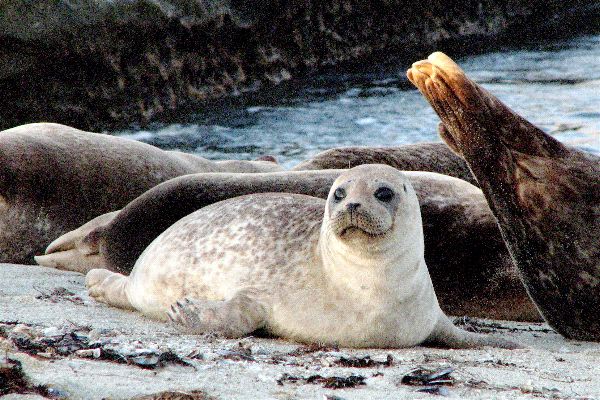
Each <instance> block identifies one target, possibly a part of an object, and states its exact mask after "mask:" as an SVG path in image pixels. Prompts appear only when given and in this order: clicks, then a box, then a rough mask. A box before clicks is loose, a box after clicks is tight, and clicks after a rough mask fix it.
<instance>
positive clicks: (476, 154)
mask: <svg viewBox="0 0 600 400" xmlns="http://www.w3.org/2000/svg"><path fill="white" fill-rule="evenodd" d="M407 74H408V78H409V79H410V80H411V81H412V82H413V83H414V84H415V86H417V88H418V89H419V91H421V93H422V94H423V95H424V96H425V98H426V99H427V100H428V101H429V103H430V104H431V105H432V107H433V108H434V109H435V111H436V112H437V114H438V115H439V117H440V119H441V120H442V123H443V125H442V127H441V129H440V134H441V136H442V138H443V139H444V140H445V141H446V143H447V144H448V145H449V146H450V147H451V148H452V149H453V150H454V151H456V152H457V154H459V155H461V156H462V157H463V158H464V159H465V160H466V161H467V163H468V164H469V167H470V168H471V170H472V171H473V173H474V175H475V176H476V177H477V180H478V181H479V183H480V184H481V188H482V189H483V193H484V195H485V197H486V199H487V201H488V203H489V205H490V207H491V209H492V211H493V213H494V215H495V216H496V218H497V219H498V224H499V226H500V230H501V232H502V236H503V237H504V240H505V242H506V244H507V246H508V249H509V251H510V254H511V256H512V259H513V260H514V263H515V265H516V267H517V269H518V271H519V272H520V276H521V278H522V280H523V283H524V284H525V286H526V288H527V292H528V293H529V295H530V296H531V298H532V299H533V301H534V302H535V304H536V305H537V307H538V308H539V310H540V312H541V314H542V316H543V317H544V319H545V320H546V321H547V322H548V324H549V325H550V326H551V327H552V328H554V329H555V330H556V331H557V332H558V333H560V334H561V335H563V336H565V337H567V338H571V339H579V340H592V341H600V239H599V238H600V157H597V156H595V155H593V154H590V153H586V152H583V151H580V150H577V149H575V148H571V147H569V146H566V145H564V144H562V143H560V142H559V141H557V140H556V139H554V138H552V137H551V136H549V135H547V134H546V133H544V132H543V131H542V130H541V129H539V128H537V127H536V126H534V125H533V124H531V123H530V122H529V121H527V120H525V119H524V118H522V117H520V116H519V115H517V114H516V113H515V112H513V111H512V110H511V109H509V108H508V107H507V106H506V105H504V104H503V103H502V102H501V101H500V100H498V99H497V98H496V97H495V96H493V95H492V94H490V93H489V92H487V91H486V90H485V89H483V88H482V87H480V86H479V85H477V84H476V83H474V82H473V81H471V80H470V79H469V78H468V77H467V76H466V75H465V73H464V72H463V71H462V70H461V69H460V67H459V66H458V65H456V63H454V62H453V61H452V60H451V59H450V58H449V57H448V56H446V55H445V54H443V53H439V52H438V53H433V54H431V55H430V56H429V57H428V59H427V60H423V61H419V62H417V63H415V64H413V66H412V68H411V69H410V70H409V71H408V73H407Z"/></svg>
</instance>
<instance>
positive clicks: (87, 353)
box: [75, 349, 102, 358]
mask: <svg viewBox="0 0 600 400" xmlns="http://www.w3.org/2000/svg"><path fill="white" fill-rule="evenodd" d="M101 353H102V350H100V349H84V350H77V351H76V352H75V354H76V355H77V356H79V357H83V358H100V355H101Z"/></svg>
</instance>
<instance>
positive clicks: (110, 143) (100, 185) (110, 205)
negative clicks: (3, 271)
mask: <svg viewBox="0 0 600 400" xmlns="http://www.w3.org/2000/svg"><path fill="white" fill-rule="evenodd" d="M281 169H282V168H281V167H279V166H278V165H277V164H274V163H272V162H266V161H259V162H251V161H224V162H213V161H209V160H206V159H203V158H201V157H196V156H193V155H191V154H184V153H179V152H171V151H164V150H160V149H158V148H156V147H153V146H150V145H147V144H144V143H140V142H137V141H134V140H129V139H124V138H119V137H113V136H109V135H102V134H96V133H91V132H83V131H80V130H77V129H75V128H70V127H68V126H64V125H59V124H48V123H43V124H29V125H22V126H19V127H16V128H12V129H8V130H5V131H2V132H0V262H11V263H21V264H27V263H29V264H31V263H33V256H34V254H39V253H40V252H42V251H43V249H44V248H45V247H46V246H47V245H48V244H49V243H50V242H51V241H52V240H53V239H55V238H56V237H58V236H60V235H62V234H63V233H65V232H68V231H70V230H72V229H75V228H76V227H78V226H80V225H81V224H83V223H84V222H86V221H88V220H90V219H91V218H93V217H96V216H98V215H100V214H103V213H106V212H109V211H112V210H116V209H119V208H121V207H123V206H125V205H126V204H127V203H128V202H129V201H131V200H133V199H134V198H136V197H137V196H139V195H140V194H142V193H144V192H145V191H146V190H148V189H150V188H152V187H153V186H156V185H157V184H159V183H161V182H164V181H166V180H168V179H171V178H174V177H176V176H181V175H184V174H191V173H197V172H204V171H207V172H208V171H212V172H220V171H231V172H242V171H245V172H258V171H263V172H266V171H276V170H281Z"/></svg>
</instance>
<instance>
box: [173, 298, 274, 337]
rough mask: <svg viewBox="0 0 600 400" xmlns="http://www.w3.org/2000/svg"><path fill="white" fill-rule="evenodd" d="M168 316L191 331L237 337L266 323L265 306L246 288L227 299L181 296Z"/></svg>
mask: <svg viewBox="0 0 600 400" xmlns="http://www.w3.org/2000/svg"><path fill="white" fill-rule="evenodd" d="M167 316H168V318H169V319H170V320H171V321H172V322H175V323H177V324H179V325H180V326H181V327H182V328H183V330H185V331H186V332H188V333H192V334H204V333H216V334H218V335H221V336H225V337H228V338H238V337H242V336H244V335H247V334H249V333H251V332H253V331H255V330H257V329H259V328H262V327H264V324H265V320H266V309H265V307H264V305H263V304H262V303H261V302H260V301H257V300H255V296H254V295H253V293H252V292H251V291H248V290H244V291H241V292H238V293H237V294H236V295H235V296H234V297H233V298H231V299H230V300H227V301H210V300H198V299H188V298H185V299H182V300H179V301H177V302H176V303H175V304H173V305H172V306H171V310H170V311H168V312H167Z"/></svg>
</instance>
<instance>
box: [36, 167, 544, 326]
mask: <svg viewBox="0 0 600 400" xmlns="http://www.w3.org/2000/svg"><path fill="white" fill-rule="evenodd" d="M343 172H344V170H323V171H302V172H300V171H286V172H275V173H264V174H244V175H242V174H220V173H216V174H195V175H186V176H182V177H178V178H174V179H172V180H170V181H167V182H164V183H162V184H160V185H158V186H156V187H155V188H152V189H151V190H149V191H148V192H146V193H144V194H143V195H141V196H140V197H138V198H137V199H135V200H133V201H132V202H131V203H129V204H128V205H127V206H126V207H125V208H123V210H121V212H118V213H117V212H113V213H110V214H107V215H104V216H100V217H98V218H97V219H94V220H92V221H90V222H88V223H87V224H85V225H83V226H82V227H80V228H78V229H76V230H75V231H72V232H69V233H67V234H65V235H64V236H62V237H60V238H58V239H56V240H55V241H54V242H52V243H51V245H50V246H49V247H48V249H47V251H46V254H45V255H43V256H39V257H36V260H37V261H38V263H39V264H41V265H45V266H48V267H54V268H59V269H66V270H71V271H78V272H82V273H85V272H87V271H89V270H90V269H92V268H107V269H110V270H112V271H115V272H121V273H123V274H129V272H130V271H131V269H132V268H133V265H134V263H135V261H136V260H137V259H138V257H139V256H140V254H141V253H142V252H143V250H144V249H145V248H146V247H147V246H148V245H149V244H150V243H151V242H152V240H154V239H155V238H156V237H157V236H158V235H159V234H160V233H162V232H163V231H164V230H166V229H167V228H168V227H169V226H171V225H172V224H173V223H175V222H176V221H177V220H179V219H180V218H183V217H184V216H186V215H188V214H190V213H192V212H193V211H196V210H198V209H199V208H202V207H205V206H208V205H210V204H213V203H216V202H218V201H221V200H225V199H228V198H231V197H235V196H240V195H246V194H252V193H261V192H287V193H297V194H305V195H309V196H314V197H320V198H323V199H325V198H326V197H327V194H328V192H329V188H330V187H331V185H332V184H333V182H334V181H335V179H336V178H337V177H338V176H339V175H340V174H342V173H343ZM405 175H406V176H407V177H408V179H409V180H410V181H411V183H412V186H413V188H414V189H415V191H416V193H417V197H418V198H419V203H420V205H421V215H422V217H423V226H424V234H425V260H426V262H427V265H428V267H429V272H430V274H431V278H432V280H433V285H434V287H435V290H436V293H437V295H438V299H439V300H440V304H441V306H442V309H443V310H444V311H445V312H446V313H448V314H450V315H470V316H477V317H485V318H496V319H511V320H519V321H539V320H540V316H539V314H538V313H537V311H536V309H535V307H534V306H533V304H532V303H531V301H530V300H529V298H528V296H527V294H526V293H525V290H524V288H523V285H522V283H521V282H520V280H519V278H518V276H517V274H516V272H515V269H514V267H513V265H512V263H511V261H510V256H509V255H508V251H507V250H506V246H505V245H504V242H503V241H502V237H501V236H500V232H499V230H498V226H497V225H496V220H495V218H494V216H493V215H492V213H491V211H490V209H489V207H488V205H487V203H486V201H485V198H484V196H483V194H482V193H481V190H479V189H478V188H476V187H474V186H473V185H471V184H469V183H467V182H464V181H462V180H460V179H456V178H452V177H449V176H445V175H441V174H436V173H431V172H416V171H407V172H405ZM457 287H460V288H461V290H459V291H457V290H456V288H457Z"/></svg>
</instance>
